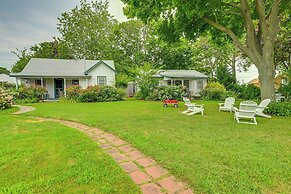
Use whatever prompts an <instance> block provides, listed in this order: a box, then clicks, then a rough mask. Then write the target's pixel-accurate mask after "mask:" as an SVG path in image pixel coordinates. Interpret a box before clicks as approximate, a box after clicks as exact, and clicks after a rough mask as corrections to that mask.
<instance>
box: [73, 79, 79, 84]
mask: <svg viewBox="0 0 291 194" xmlns="http://www.w3.org/2000/svg"><path fill="white" fill-rule="evenodd" d="M79 84H80V83H79V80H78V79H73V80H72V85H73V86H78V85H79Z"/></svg>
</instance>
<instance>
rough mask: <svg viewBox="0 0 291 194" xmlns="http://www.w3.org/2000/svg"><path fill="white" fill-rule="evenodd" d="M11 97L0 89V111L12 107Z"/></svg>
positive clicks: (6, 91) (7, 92)
mask: <svg viewBox="0 0 291 194" xmlns="http://www.w3.org/2000/svg"><path fill="white" fill-rule="evenodd" d="M12 100H13V96H12V95H11V94H10V92H9V91H8V90H4V89H2V88H0V110H4V109H7V108H9V107H11V105H12Z"/></svg>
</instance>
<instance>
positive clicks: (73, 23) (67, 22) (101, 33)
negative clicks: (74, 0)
mask: <svg viewBox="0 0 291 194" xmlns="http://www.w3.org/2000/svg"><path fill="white" fill-rule="evenodd" d="M58 20H59V24H58V30H59V32H60V34H61V35H62V40H63V41H64V43H65V44H66V46H67V47H68V49H69V52H70V53H71V54H72V55H73V57H74V58H78V59H83V58H86V59H108V58H112V56H113V55H114V53H113V52H112V50H113V49H114V47H113V44H112V32H113V27H114V25H115V24H116V23H117V21H116V20H115V19H113V17H112V15H110V14H109V12H108V1H92V2H87V1H86V0H81V1H80V6H76V7H75V8H73V9H72V10H70V11H68V12H64V13H62V16H61V17H60V18H58Z"/></svg>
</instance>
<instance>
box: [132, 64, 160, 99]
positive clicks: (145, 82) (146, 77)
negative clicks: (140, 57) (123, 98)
mask: <svg viewBox="0 0 291 194" xmlns="http://www.w3.org/2000/svg"><path fill="white" fill-rule="evenodd" d="M157 71H158V69H156V67H155V66H154V65H152V64H150V63H145V64H144V66H143V67H141V68H137V69H134V73H135V74H136V83H137V86H138V92H137V93H136V98H138V99H144V100H150V99H153V98H156V97H154V96H156V95H155V92H156V90H157V89H158V83H159V80H158V79H156V78H153V76H154V75H155V74H156V73H157Z"/></svg>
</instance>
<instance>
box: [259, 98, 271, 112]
mask: <svg viewBox="0 0 291 194" xmlns="http://www.w3.org/2000/svg"><path fill="white" fill-rule="evenodd" d="M270 102H271V100H270V99H268V98H267V99H265V100H262V102H261V103H260V104H259V106H258V107H257V109H256V111H257V112H258V113H263V110H264V109H265V108H267V106H268V105H269V103H270Z"/></svg>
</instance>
